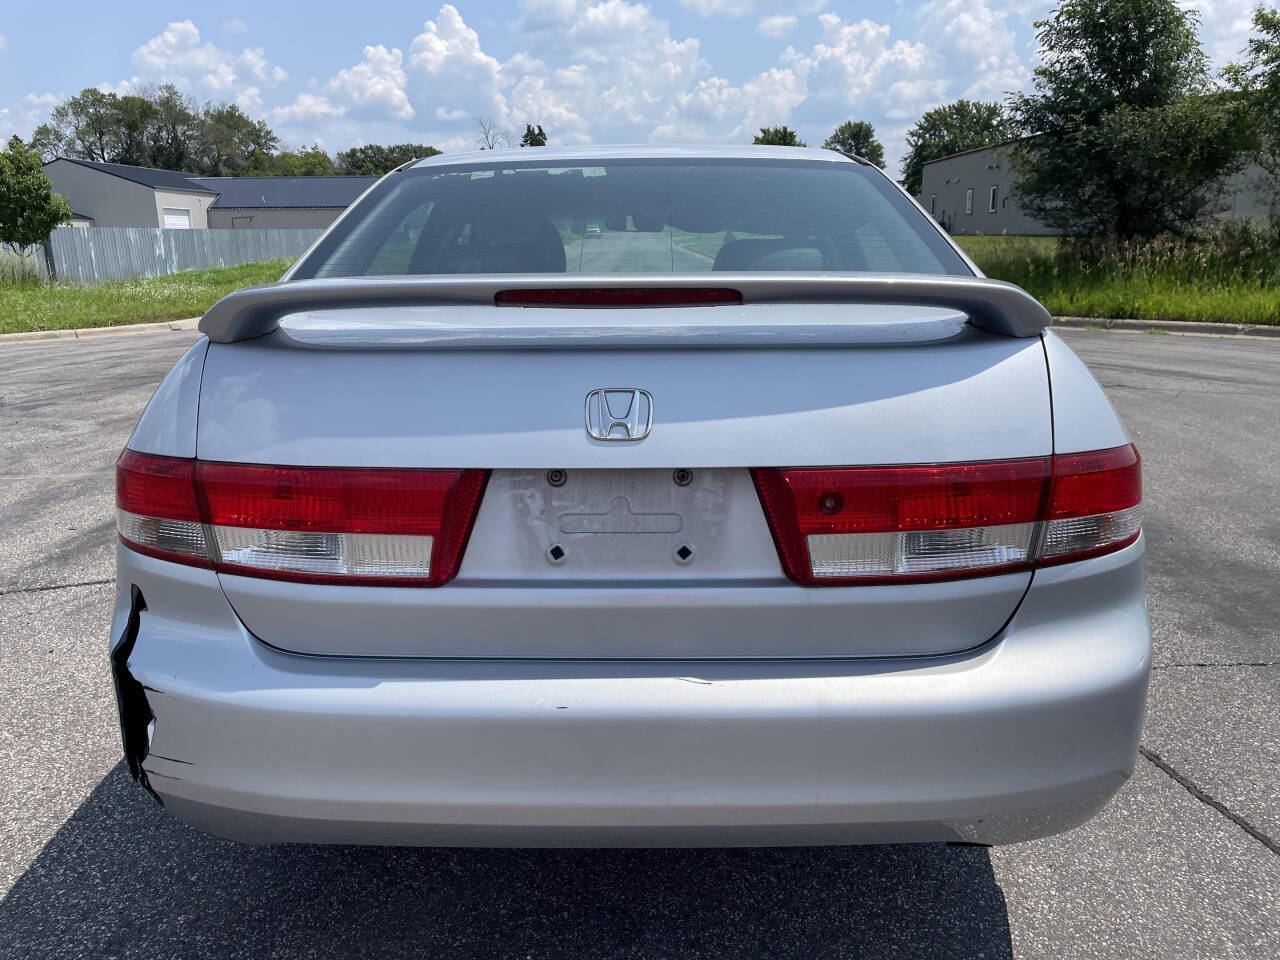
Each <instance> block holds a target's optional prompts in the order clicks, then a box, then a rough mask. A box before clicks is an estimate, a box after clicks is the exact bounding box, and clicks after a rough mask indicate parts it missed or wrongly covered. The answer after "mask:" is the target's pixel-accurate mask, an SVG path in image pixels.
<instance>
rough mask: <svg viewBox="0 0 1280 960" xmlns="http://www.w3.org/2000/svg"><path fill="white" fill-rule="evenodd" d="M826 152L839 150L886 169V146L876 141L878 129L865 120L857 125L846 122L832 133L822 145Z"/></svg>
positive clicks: (851, 121)
mask: <svg viewBox="0 0 1280 960" xmlns="http://www.w3.org/2000/svg"><path fill="white" fill-rule="evenodd" d="M822 149H824V150H839V151H840V152H841V153H851V154H853V155H855V156H858V157H862V159H863V160H870V161H871V162H872V163H874V164H875V165H876V166H877V167H881V168H883V167H884V144H882V143H881V142H880V141H879V140H877V139H876V128H875V127H873V126H872V125H871V124H869V123H867V122H866V121H865V120H859V121H857V122H856V123H855V122H854V121H853V120H846V121H845V122H844V123H842V124H840V126H838V127H836V128H835V129H834V130H832V131H831V136H829V137H827V139H826V141H825V142H824V143H823V144H822Z"/></svg>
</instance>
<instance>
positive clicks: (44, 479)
mask: <svg viewBox="0 0 1280 960" xmlns="http://www.w3.org/2000/svg"><path fill="white" fill-rule="evenodd" d="M1064 336H1065V337H1066V339H1068V340H1069V342H1070V343H1071V345H1072V346H1073V347H1074V348H1075V349H1076V350H1077V351H1078V352H1079V353H1080V355H1081V356H1082V357H1083V358H1084V359H1085V360H1086V362H1087V363H1088V364H1089V365H1090V367H1091V368H1092V369H1093V371H1094V373H1095V375H1096V376H1097V377H1098V378H1099V379H1100V380H1101V381H1102V383H1103V385H1104V386H1105V387H1107V389H1108V391H1109V393H1110V395H1111V397H1112V399H1113V400H1114V402H1115V403H1116V404H1117V406H1118V407H1119V409H1120V411H1121V413H1122V414H1123V415H1124V417H1125V419H1126V421H1127V423H1128V425H1129V428H1130V430H1131V432H1132V433H1133V434H1134V436H1135V438H1136V441H1137V443H1138V446H1139V448H1140V450H1141V451H1142V454H1143V457H1144V460H1145V468H1146V469H1145V480H1146V503H1147V512H1146V531H1147V537H1148V541H1149V553H1148V556H1149V575H1150V599H1151V616H1152V622H1153V625H1154V630H1155V658H1154V663H1155V670H1154V673H1153V679H1152V688H1151V697H1150V704H1149V709H1148V717H1147V724H1146V730H1145V733H1144V736H1143V755H1142V756H1141V757H1140V758H1139V760H1138V765H1137V769H1136V771H1135V775H1134V777H1133V780H1132V781H1131V782H1130V784H1129V785H1128V786H1127V787H1126V788H1125V790H1124V791H1123V792H1122V793H1121V794H1120V796H1119V797H1118V798H1117V799H1116V800H1115V801H1114V802H1113V803H1112V804H1111V805H1110V806H1109V807H1108V808H1107V810H1106V811H1104V813H1103V814H1102V815H1101V816H1099V817H1098V818H1097V819H1095V820H1094V821H1092V822H1091V823H1089V824H1088V825H1087V826H1085V827H1083V828H1081V829H1080V830H1077V831H1075V832H1073V833H1070V834H1066V835H1064V836H1059V837H1054V838H1051V839H1047V840H1042V841H1037V842H1034V843H1028V844H1023V845H1019V846H1013V847H1004V848H998V849H994V850H991V851H987V850H982V849H974V848H949V847H945V846H940V845H929V846H919V847H908V846H897V847H883V848H834V849H792V850H780V849H769V850H723V851H722V850H686V851H661V850H648V851H554V852H550V851H490V850H481V851H466V850H452V851H442V850H412V849H381V848H344V847H337V848H325V847H276V848H270V847H269V848H249V847H240V846H236V845H234V844H230V843H225V842H223V841H220V840H215V839H212V838H210V837H207V836H204V835H201V834H198V833H196V832H195V831H193V830H191V829H189V828H187V827H185V826H184V825H182V824H180V823H178V822H177V821H176V820H174V819H172V818H171V817H169V816H168V815H167V814H165V812H164V811H163V810H161V809H159V808H158V807H156V806H155V804H154V803H153V802H152V801H151V800H150V799H148V798H147V796H146V795H145V794H144V793H143V792H142V791H141V790H140V789H139V788H137V787H136V786H135V785H134V784H133V783H132V782H131V781H130V780H129V777H128V774H127V772H126V771H125V770H124V768H123V764H122V762H121V761H120V746H119V732H118V727H117V725H116V720H115V713H114V702H113V699H112V693H111V683H110V679H109V675H108V671H107V661H106V648H107V624H108V621H109V619H110V609H111V596H112V586H111V577H112V572H113V561H112V554H113V544H114V521H113V515H112V507H113V504H112V464H113V462H114V460H115V457H116V455H117V454H118V452H119V450H120V448H121V446H122V445H123V444H124V442H125V440H126V439H127V437H128V434H129V431H130V430H131V428H132V426H133V423H134V421H135V420H136V418H137V416H138V413H139V412H140V411H141V409H142V407H143V405H144V404H145V403H146V400H147V398H148V397H149V396H150V394H151V391H152V390H153V389H154V388H155V386H156V384H157V383H158V382H159V381H160V379H161V377H162V376H163V375H164V373H165V371H166V370H167V369H168V368H169V366H170V365H171V363H172V362H173V360H174V359H175V358H176V357H177V356H178V355H179V354H180V353H181V352H182V351H183V350H184V349H185V348H186V346H187V345H188V344H189V343H190V342H191V340H192V339H193V335H192V334H184V333H167V334H152V335H145V336H115V337H103V338H95V339H86V340H79V341H56V342H48V343H24V344H17V343H7V344H0V658H2V664H3V669H0V694H2V696H0V771H3V775H2V777H0V894H3V900H2V901H0V957H15V958H16V957H22V958H31V957H55V956H56V957H124V956H140V957H249V956H252V957H294V956H299V957H321V956H449V957H454V956H457V957H499V956H503V957H505V956H511V957H575V958H578V957H684V956H688V957H693V956H714V957H753V958H754V957H766V956H800V957H837V956H839V957H846V956H847V957H862V956H867V957H883V956H893V957H984V958H988V960H990V958H1000V957H1011V956H1017V957H1107V958H1111V957H1125V958H1134V957H1178V958H1187V957H1212V958H1232V957H1256V958H1267V957H1276V956H1280V846H1278V845H1277V844H1278V842H1280V790H1278V789H1277V782H1278V781H1280V482H1277V476H1278V475H1280V342H1277V341H1261V340H1232V339H1217V338H1203V337H1189V336H1188V337H1182V336H1150V335H1141V334H1122V333H1105V332H1090V331H1067V332H1066V333H1064Z"/></svg>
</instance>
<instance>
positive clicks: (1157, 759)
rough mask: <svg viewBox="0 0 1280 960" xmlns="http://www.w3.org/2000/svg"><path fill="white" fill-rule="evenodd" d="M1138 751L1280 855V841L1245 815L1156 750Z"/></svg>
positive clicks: (1185, 788) (1208, 804)
mask: <svg viewBox="0 0 1280 960" xmlns="http://www.w3.org/2000/svg"><path fill="white" fill-rule="evenodd" d="M1138 752H1139V753H1140V754H1142V755H1143V756H1144V757H1146V758H1147V759H1148V760H1150V761H1151V762H1152V763H1153V764H1155V765H1156V766H1157V767H1159V768H1160V769H1161V770H1163V771H1164V772H1165V773H1166V774H1168V775H1169V777H1170V778H1171V779H1172V780H1173V781H1174V782H1175V783H1177V784H1178V785H1179V786H1181V787H1182V788H1183V789H1184V790H1186V791H1187V793H1189V794H1191V795H1192V796H1193V797H1195V798H1196V799H1197V800H1199V801H1200V802H1201V803H1203V804H1205V805H1206V806H1209V807H1213V809H1215V810H1217V811H1218V812H1219V813H1220V814H1222V815H1223V816H1224V817H1226V818H1227V819H1228V820H1230V821H1231V822H1232V823H1234V824H1235V825H1236V826H1237V827H1239V828H1240V829H1241V830H1243V831H1244V832H1245V833H1247V834H1248V835H1249V836H1251V837H1253V839H1255V840H1257V841H1258V842H1259V843H1260V844H1262V845H1263V846H1264V847H1266V848H1267V849H1268V850H1270V851H1271V852H1272V853H1274V854H1275V855H1276V856H1280V843H1277V842H1276V841H1275V840H1273V839H1272V838H1271V837H1269V836H1267V835H1266V834H1265V833H1263V832H1262V831H1261V830H1259V829H1258V828H1257V827H1255V826H1254V825H1253V824H1251V823H1250V822H1249V821H1248V820H1246V819H1245V818H1244V817H1242V816H1240V814H1238V813H1233V812H1232V811H1231V810H1228V809H1227V806H1226V804H1224V803H1223V802H1222V801H1221V800H1216V799H1214V798H1213V797H1211V796H1209V794H1207V793H1205V792H1204V790H1202V789H1201V788H1200V787H1198V786H1196V784H1195V783H1194V782H1193V781H1191V780H1189V779H1188V778H1187V777H1185V776H1183V775H1182V774H1181V773H1179V772H1178V771H1177V770H1176V769H1174V767H1173V766H1172V765H1171V764H1170V763H1169V762H1168V761H1167V760H1165V759H1164V758H1163V757H1161V756H1160V754H1158V753H1156V752H1155V751H1154V750H1149V749H1147V748H1146V747H1143V746H1139V747H1138Z"/></svg>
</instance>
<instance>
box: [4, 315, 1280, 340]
mask: <svg viewBox="0 0 1280 960" xmlns="http://www.w3.org/2000/svg"><path fill="white" fill-rule="evenodd" d="M199 323H200V318H199V317H188V318H187V319H186V320H162V321H160V322H159V323H129V324H122V325H121V326H117V327H86V328H84V329H80V330H31V331H23V332H22V333H0V343H24V342H30V341H33V340H89V339H93V338H94V337H114V336H118V335H121V334H131V333H168V332H170V331H174V330H195V329H196V327H197V325H198V324H199ZM1053 325H1054V326H1055V327H1068V328H1075V329H1086V330H1121V331H1125V332H1128V333H1142V332H1144V331H1147V330H1159V331H1162V332H1164V333H1178V334H1195V335H1198V336H1209V337H1272V338H1276V339H1280V324H1276V325H1274V326H1266V325H1263V324H1256V323H1193V322H1190V321H1183V320H1109V319H1106V318H1103V317H1054V318H1053Z"/></svg>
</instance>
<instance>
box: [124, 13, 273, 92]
mask: <svg viewBox="0 0 1280 960" xmlns="http://www.w3.org/2000/svg"><path fill="white" fill-rule="evenodd" d="M133 64H134V66H135V67H136V68H137V70H138V75H137V76H135V77H134V78H133V79H132V80H131V81H130V83H131V84H135V85H136V84H137V83H139V82H147V81H151V80H159V81H167V82H173V83H177V84H179V85H180V86H191V85H193V84H194V83H196V82H197V81H198V83H199V85H200V86H201V87H203V88H204V90H206V91H207V92H209V93H212V94H213V95H215V96H219V97H230V98H231V99H234V100H240V99H247V100H252V99H253V96H254V95H253V94H252V93H250V92H249V91H250V90H251V89H252V88H255V87H256V88H261V87H263V86H267V87H270V86H275V85H277V84H279V83H281V82H283V81H284V80H285V79H286V77H287V76H288V74H287V73H286V72H285V71H284V69H283V68H282V67H280V66H278V65H276V64H273V63H271V62H270V61H269V60H268V59H267V56H266V54H265V52H264V51H263V49H262V48H261V47H248V48H246V49H245V50H242V51H241V52H240V53H239V54H235V53H232V52H231V51H228V50H224V49H222V48H221V47H219V46H217V45H216V44H213V43H209V42H202V41H201V37H200V30H199V28H198V27H197V26H196V25H195V23H194V22H193V21H191V20H175V21H173V22H172V23H170V24H168V25H167V26H166V27H165V28H164V30H162V31H161V32H160V33H159V34H157V35H156V36H154V37H152V38H151V39H150V40H148V41H147V42H146V43H144V44H143V45H142V46H140V47H138V49H136V50H135V51H134V52H133ZM259 93H260V89H259Z"/></svg>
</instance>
